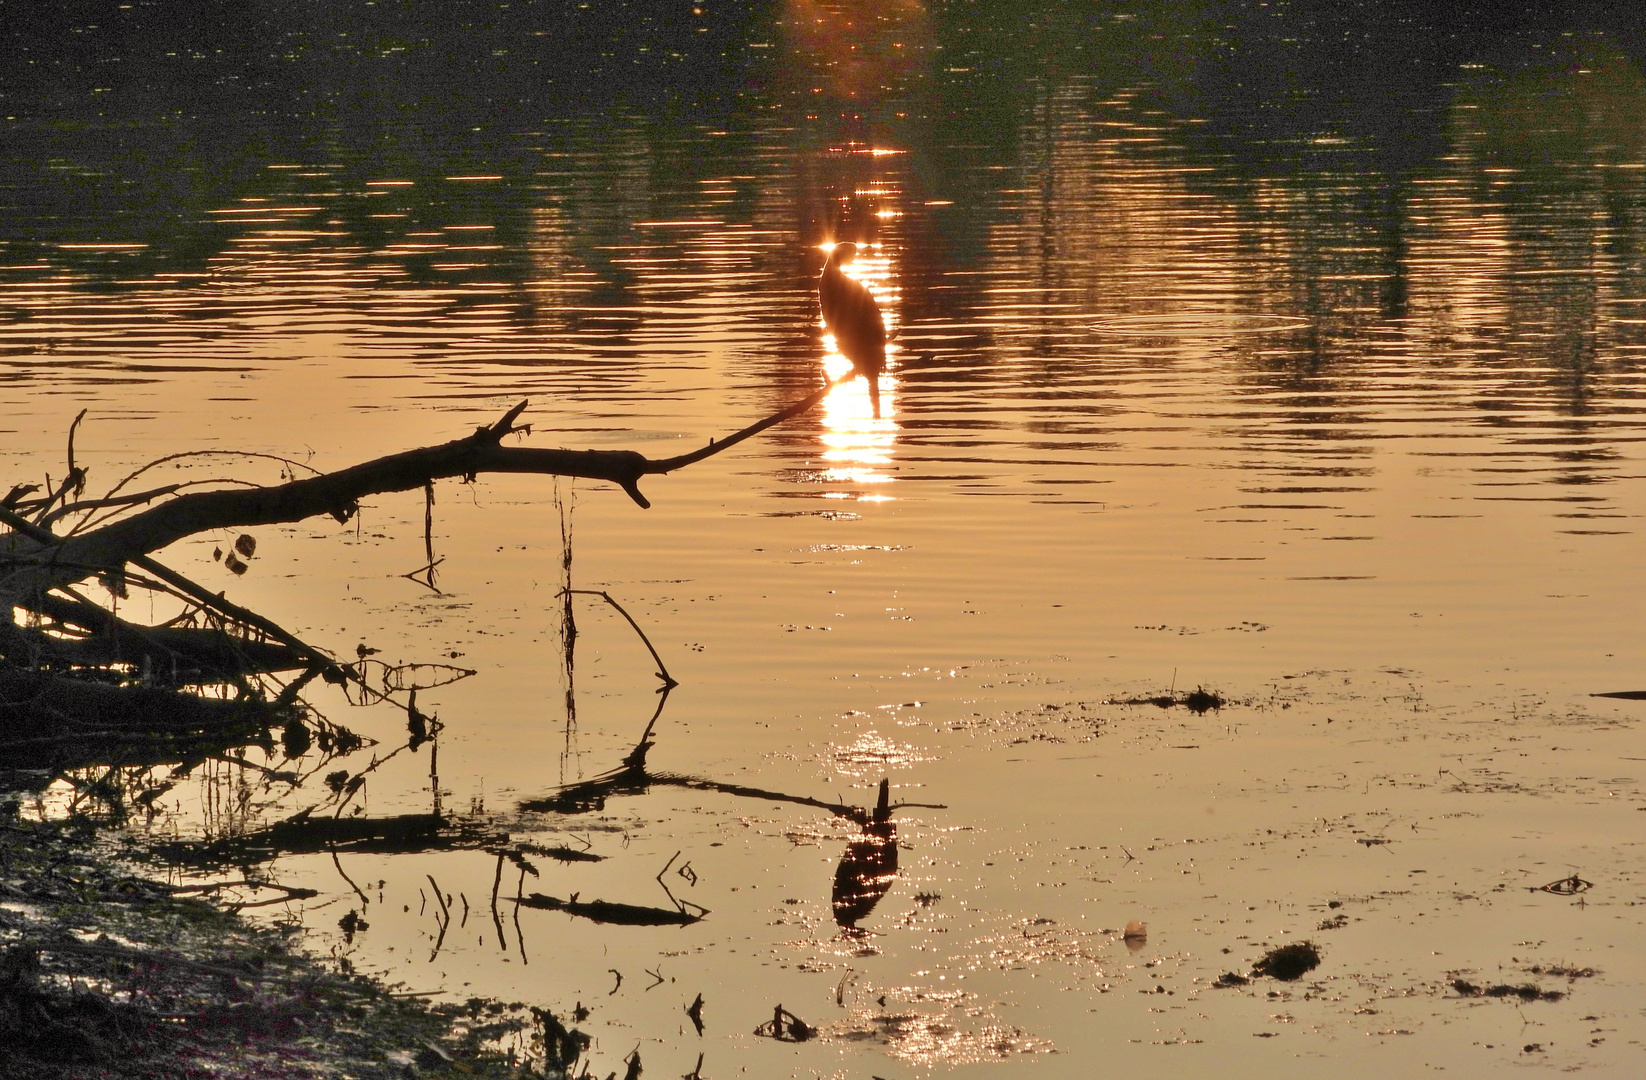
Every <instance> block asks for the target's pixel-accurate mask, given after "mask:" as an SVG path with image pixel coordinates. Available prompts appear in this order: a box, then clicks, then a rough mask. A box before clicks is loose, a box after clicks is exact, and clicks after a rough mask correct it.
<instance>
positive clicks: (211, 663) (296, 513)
mask: <svg viewBox="0 0 1646 1080" xmlns="http://www.w3.org/2000/svg"><path fill="white" fill-rule="evenodd" d="M833 385H834V384H833V383H826V384H825V385H824V386H823V387H821V388H820V389H819V390H817V391H816V392H814V393H812V394H810V395H808V396H807V397H805V398H803V399H801V400H800V401H797V402H795V403H794V404H793V405H791V406H789V407H788V408H785V409H782V410H780V411H778V412H776V413H774V414H772V415H771V416H768V417H765V418H764V419H762V420H760V421H758V422H756V423H754V424H751V425H749V426H748V427H746V428H744V429H742V430H741V431H738V432H736V433H734V434H733V435H731V436H729V437H728V438H726V439H723V440H721V441H719V442H718V443H717V442H715V441H714V440H710V442H709V443H708V445H707V446H704V447H701V448H700V449H698V450H695V451H693V452H691V453H687V454H680V455H677V456H674V457H670V458H662V459H654V458H648V457H646V456H645V455H643V454H640V453H637V452H634V451H630V450H566V449H548V448H540V447H524V446H512V445H511V446H505V445H503V441H504V439H505V438H507V437H509V436H514V435H526V434H529V433H530V430H531V429H530V427H529V426H527V425H520V424H517V423H516V421H517V420H518V419H519V417H520V415H521V413H522V412H523V411H524V410H525V408H526V402H521V403H520V404H519V405H517V406H515V407H514V408H513V409H510V410H509V411H508V412H507V413H506V414H505V415H504V416H503V417H502V418H501V419H500V420H498V421H497V422H496V423H494V424H491V425H488V426H486V427H482V428H479V429H477V430H476V431H475V432H474V433H473V434H472V435H469V436H467V437H465V438H462V439H456V440H453V441H451V442H447V443H443V444H441V445H438V446H430V447H423V448H420V449H415V450H408V451H405V452H403V453H398V454H391V455H388V456H386V457H380V458H377V459H374V460H372V461H367V462H363V463H361V464H358V465H355V466H352V467H350V468H346V469H342V470H339V471H337V472H332V473H324V474H318V475H315V476H310V477H305V478H302V479H293V480H290V481H289V482H287V483H282V484H277V485H272V486H267V487H243V486H242V487H223V488H221V489H218V490H209V491H190V492H183V491H182V490H181V488H182V487H184V486H187V485H183V484H171V485H167V486H164V487H159V488H154V489H151V490H148V491H143V492H138V493H135V494H121V493H120V490H121V486H122V485H117V486H116V487H115V488H114V489H112V490H111V491H110V492H109V493H107V494H106V495H104V496H102V497H100V498H90V499H83V498H81V495H82V493H83V491H84V488H85V481H86V470H85V469H83V468H81V467H80V466H78V465H76V464H75V462H74V427H71V428H70V433H69V453H68V458H69V461H68V472H67V474H66V475H65V477H64V479H63V481H62V482H61V483H60V484H55V485H54V484H48V485H46V487H47V490H45V491H44V493H43V494H41V495H40V496H39V497H35V498H30V496H31V495H32V494H33V493H34V492H35V491H38V490H40V489H39V487H38V486H37V485H30V484H19V485H16V486H14V487H13V488H12V489H11V491H10V493H9V494H7V495H6V496H4V497H3V498H0V526H3V527H4V529H3V530H0V671H4V672H5V673H6V674H7V675H8V676H9V677H10V679H11V682H10V683H9V684H8V683H0V765H7V764H9V765H13V766H15V765H17V764H19V761H20V760H25V759H26V760H28V761H51V760H54V759H52V758H51V757H50V756H49V755H47V756H45V757H41V756H40V755H39V754H38V753H36V752H34V751H25V746H37V745H40V746H43V745H45V743H40V742H29V740H31V739H33V740H47V741H49V740H51V739H54V738H57V737H58V736H60V735H63V734H67V733H70V729H74V728H79V729H81V731H82V733H83V732H84V731H88V730H89V731H103V730H106V729H109V728H111V727H117V728H122V729H132V730H138V729H152V730H154V731H162V730H165V729H167V727H168V725H170V726H173V727H175V726H176V725H177V724H178V723H179V722H180V719H179V718H188V719H186V720H184V721H182V722H183V723H184V726H189V725H194V726H196V727H205V726H208V721H210V720H217V721H221V722H224V723H228V722H235V723H238V722H240V721H241V720H242V719H243V718H245V717H246V716H249V715H253V714H255V713H256V711H257V707H258V704H259V701H260V699H261V698H262V697H263V696H264V694H263V688H262V687H261V685H259V683H258V682H257V679H258V677H259V676H262V675H264V674H267V673H272V672H282V671H294V670H304V671H306V672H308V673H309V675H308V676H305V678H306V677H310V676H312V675H313V674H316V673H318V674H320V675H323V676H324V677H325V678H326V679H327V680H328V681H330V682H334V683H347V684H355V685H358V686H360V687H361V689H362V696H363V697H365V698H367V699H369V700H383V699H385V698H386V697H388V693H389V692H386V691H384V690H383V689H381V688H376V687H370V686H367V685H366V679H365V677H364V676H363V674H362V670H361V668H360V667H359V666H358V665H352V664H346V663H343V662H341V661H339V660H338V659H337V658H336V657H334V656H333V655H331V654H330V653H328V652H327V651H325V650H323V649H321V648H318V647H316V646H313V645H310V644H309V643H307V642H305V641H303V640H301V639H300V638H298V637H297V636H296V635H294V634H292V633H291V632H289V631H287V630H286V629H285V628H283V627H281V626H279V625H278V624H276V623H274V622H273V621H272V620H269V619H267V618H265V617H264V616H262V615H260V614H258V613H256V612H254V611H251V610H248V609H246V608H244V607H241V606H239V605H237V604H235V603H233V602H232V601H230V600H228V599H227V597H225V596H224V595H223V594H222V593H220V592H214V591H212V590H210V589H207V588H205V587H203V586H201V585H200V584H198V583H196V582H194V581H191V580H190V579H188V578H187V577H185V576H184V575H182V574H179V573H177V572H176V571H174V570H171V569H170V568H169V567H166V566H164V565H162V564H161V563H159V562H158V561H156V560H155V559H154V557H153V555H154V553H155V552H158V551H160V550H162V549H163V548H165V547H167V546H168V545H170V544H173V543H175V542H177V541H179V540H182V539H184V538H186V537H189V536H192V535H195V534H198V533H201V532H207V531H213V530H221V529H241V528H247V527H251V526H257V525H271V524H287V523H293V522H298V521H302V520H304V519H306V518H310V517H314V516H317V515H321V514H329V515H331V516H332V517H334V518H336V519H337V520H338V521H347V520H348V519H349V518H351V517H352V516H353V515H354V514H355V513H356V511H357V510H358V508H359V504H360V501H361V500H362V499H365V498H367V497H370V496H373V495H379V494H386V493H390V492H398V491H413V490H423V491H425V492H432V485H433V483H434V481H436V480H440V479H448V478H463V479H465V480H469V479H473V478H474V477H476V476H478V475H479V474H481V473H527V474H538V475H552V476H568V477H582V478H585V479H594V480H604V481H609V482H611V483H613V484H616V485H617V486H618V487H620V488H622V489H623V491H625V492H626V493H627V494H628V495H629V497H630V498H632V499H633V500H634V501H635V502H636V503H638V504H639V505H640V506H642V507H646V506H649V505H650V504H649V503H648V502H647V500H646V498H645V496H644V495H642V494H641V493H640V488H639V482H640V479H641V478H642V477H644V476H655V475H662V474H665V473H669V472H673V471H675V470H676V469H680V468H684V467H685V466H687V465H691V464H693V463H695V462H698V461H702V460H704V459H705V458H708V457H710V456H712V455H714V454H717V453H720V452H721V451H722V450H725V449H727V448H729V447H731V446H733V445H736V444H737V443H738V442H741V441H742V440H744V439H747V438H750V437H751V436H753V435H755V434H758V433H759V432H761V431H764V430H766V429H767V428H769V427H771V426H773V425H774V424H778V423H781V422H783V421H785V420H788V419H791V418H792V417H795V416H798V415H800V414H801V413H803V412H805V411H807V410H808V409H810V408H812V407H813V406H814V405H816V404H817V403H818V402H820V401H821V400H822V399H823V397H824V396H825V395H826V394H827V392H828V391H829V389H830V388H831V387H832V386H833ZM83 415H84V414H82V416H83ZM78 424H79V418H77V419H76V421H75V426H78ZM249 456H253V457H257V456H267V455H249ZM287 464H288V465H290V464H292V463H287ZM142 471H143V470H138V474H140V473H141V472H142ZM138 474H133V475H134V476H135V475H138ZM128 479H130V478H128ZM123 483H124V482H123ZM150 504H152V505H150ZM98 514H102V515H105V516H103V517H97V516H96V515H98ZM76 518H77V519H78V523H77V524H72V525H71V524H69V522H70V521H71V520H74V519H76ZM241 544H244V545H245V546H244V547H243V549H242V553H243V554H244V555H246V556H247V557H249V556H250V555H251V552H252V550H253V549H254V548H255V541H253V540H252V538H251V537H250V536H249V535H247V536H243V537H242V538H241V541H240V542H237V545H236V547H241ZM229 559H230V560H232V562H230V565H231V569H233V568H235V567H238V569H237V570H236V572H242V571H243V570H244V569H245V564H244V562H243V561H240V560H239V558H238V557H237V556H236V555H235V554H234V553H233V552H231V553H230V556H229ZM89 580H96V581H98V582H100V583H101V584H102V585H103V586H104V587H106V588H107V590H108V591H109V592H110V593H111V594H112V595H114V596H124V595H126V593H127V591H128V590H129V589H130V588H133V587H138V588H143V589H146V590H148V591H150V592H151V593H162V594H167V595H169V596H171V597H173V598H176V599H179V600H181V601H183V602H184V603H185V604H186V605H189V608H190V610H188V611H185V614H184V616H182V617H181V621H180V622H179V621H177V620H174V621H173V623H171V624H166V625H158V626H144V625H141V624H137V623H133V622H131V621H128V620H126V619H124V618H121V617H119V616H118V615H116V614H115V612H113V611H111V610H109V609H108V608H106V607H103V606H101V605H98V604H95V603H92V602H91V601H89V600H88V599H86V598H85V597H83V596H82V595H80V593H79V592H77V591H76V587H77V586H79V585H81V583H83V582H87V581H89ZM19 611H21V612H23V613H25V615H26V618H24V619H23V620H22V621H19V619H18V617H17V612H19ZM213 685H218V686H229V687H233V688H234V691H235V696H236V698H237V700H236V702H235V703H234V704H233V705H232V706H231V705H227V704H225V703H224V702H222V701H216V700H212V699H210V698H207V697H203V696H197V695H179V694H175V693H171V694H170V696H164V695H165V694H166V693H169V692H170V691H171V690H174V689H176V688H178V687H183V686H213ZM157 695H161V696H157ZM261 704H262V705H263V706H264V707H266V708H268V709H274V708H276V707H277V706H278V707H280V708H287V707H289V706H290V705H291V704H292V703H291V701H290V700H288V695H277V697H276V700H274V701H262V702H261ZM205 714H209V716H208V715H205ZM271 715H272V714H271ZM262 719H263V720H264V721H265V722H264V723H263V725H262V730H265V731H266V729H267V726H268V723H267V721H268V719H269V717H263V718H262ZM15 754H22V755H23V758H22V759H19V758H17V757H15V756H14V755H15Z"/></svg>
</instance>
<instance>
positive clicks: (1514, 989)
mask: <svg viewBox="0 0 1646 1080" xmlns="http://www.w3.org/2000/svg"><path fill="white" fill-rule="evenodd" d="M1452 989H1453V990H1456V991H1457V992H1458V996H1460V997H1492V998H1510V997H1512V998H1519V999H1520V1000H1521V1001H1559V1000H1560V999H1561V998H1563V997H1565V996H1566V995H1565V994H1563V993H1561V992H1560V991H1559V990H1543V989H1541V988H1539V987H1537V986H1535V985H1533V984H1532V983H1522V984H1520V985H1519V986H1510V985H1509V984H1508V983H1498V984H1497V985H1496V986H1476V985H1475V984H1474V983H1472V982H1470V981H1469V980H1467V979H1453V980H1452Z"/></svg>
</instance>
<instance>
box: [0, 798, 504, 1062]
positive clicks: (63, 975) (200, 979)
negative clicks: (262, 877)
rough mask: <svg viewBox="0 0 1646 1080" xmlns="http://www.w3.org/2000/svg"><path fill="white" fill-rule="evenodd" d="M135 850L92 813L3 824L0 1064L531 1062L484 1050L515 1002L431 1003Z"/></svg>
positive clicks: (9, 820)
mask: <svg viewBox="0 0 1646 1080" xmlns="http://www.w3.org/2000/svg"><path fill="white" fill-rule="evenodd" d="M10 805H11V808H12V809H13V810H15V804H10ZM141 857H142V852H141V851H139V850H138V849H136V848H133V847H129V846H126V847H123V846H121V845H120V844H119V843H118V842H116V841H113V840H111V839H109V838H108V837H107V836H104V835H101V834H99V833H98V832H96V831H94V830H92V829H90V828H88V827H84V826H77V825H73V824H69V825H52V824H42V823H39V822H26V821H22V820H20V819H19V818H18V817H17V816H16V814H15V813H10V814H7V815H6V819H5V820H4V821H3V822H0V1076H5V1077H19V1078H21V1077H30V1078H40V1080H46V1078H59V1077H60V1078H64V1080H82V1078H83V1080H92V1078H97V1080H104V1078H107V1080H127V1078H131V1080H137V1078H149V1077H154V1078H161V1077H165V1078H172V1077H206V1076H237V1077H266V1078H270V1080H310V1078H329V1077H343V1076H351V1077H361V1078H371V1077H394V1078H396V1080H403V1078H407V1077H415V1076H420V1075H443V1074H451V1073H453V1072H454V1071H455V1070H460V1071H461V1073H462V1074H463V1075H467V1076H480V1077H503V1076H508V1077H517V1076H521V1075H530V1074H529V1073H522V1071H521V1070H520V1068H518V1067H516V1066H513V1065H511V1064H510V1062H509V1061H508V1058H507V1055H505V1054H502V1053H499V1052H497V1051H496V1050H495V1049H486V1048H484V1047H483V1042H484V1041H485V1040H487V1039H488V1038H496V1037H497V1036H499V1035H502V1034H505V1033H519V1032H522V1031H523V1030H524V1029H526V1028H528V1027H529V1026H531V1025H530V1022H529V1021H528V1020H523V1019H521V1018H520V1016H519V1007H518V1006H516V1007H515V1009H514V1010H513V1011H510V1010H507V1009H505V1008H504V1007H503V1006H502V1005H500V1004H498V1003H495V1002H482V1001H472V1002H469V1003H467V1004H463V1005H453V1004H447V1005H442V1006H439V1007H433V1006H430V1005H429V1004H428V1003H427V1002H426V1001H425V999H424V998H423V997H422V996H419V995H417V994H415V993H405V992H402V991H401V990H399V989H397V988H390V987H385V986H384V985H382V984H381V983H380V982H377V981H375V980H372V979H369V978H366V977H364V976H361V975H357V974H354V973H353V972H352V971H350V970H349V967H348V965H347V964H346V963H345V964H341V965H340V964H337V963H326V962H323V961H321V960H319V959H317V958H315V957H313V956H310V955H308V954H306V953H305V952H304V951H303V950H302V949H301V948H299V947H298V946H297V935H298V934H299V933H300V931H301V927H300V926H296V925H287V926H280V925H275V926H256V925H253V924H252V923H250V922H247V921H246V920H244V919H243V918H241V917H239V916H237V915H236V914H233V913H231V912H229V911H227V910H225V909H224V907H223V906H221V905H219V904H217V903H214V902H212V900H211V899H209V898H208V897H206V896H202V895H200V893H201V892H203V891H204V892H210V891H212V890H201V889H200V888H198V887H189V886H183V887H178V886H169V885H166V884H164V883H162V882H160V881H157V880H154V879H153V878H151V877H148V876H146V875H145V874H144V873H143V872H142V868H141V866H140V865H139V864H138V862H137V861H136V860H137V859H139V858H141ZM275 895H276V899H287V898H289V891H288V894H287V895H286V896H282V895H280V890H278V889H276V890H275Z"/></svg>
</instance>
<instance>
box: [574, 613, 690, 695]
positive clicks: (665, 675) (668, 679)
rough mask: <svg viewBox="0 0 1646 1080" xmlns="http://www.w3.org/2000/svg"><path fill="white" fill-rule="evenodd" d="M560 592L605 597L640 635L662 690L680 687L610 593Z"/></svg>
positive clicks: (635, 623) (649, 641)
mask: <svg viewBox="0 0 1646 1080" xmlns="http://www.w3.org/2000/svg"><path fill="white" fill-rule="evenodd" d="M560 591H561V592H562V593H570V594H573V595H576V596H601V597H605V600H606V603H608V604H610V605H611V606H612V607H614V608H616V609H617V613H618V614H619V615H621V616H623V617H624V618H625V619H627V620H629V625H630V626H632V627H634V632H635V633H637V634H639V635H640V640H641V641H643V642H645V645H646V651H647V652H649V653H651V654H652V660H653V661H654V662H655V663H656V664H657V677H658V678H659V679H662V680H663V690H664V691H668V690H673V689H674V688H675V687H677V686H679V685H680V684H679V683H678V682H676V681H675V680H674V677H673V676H671V675H670V674H669V669H668V668H666V667H664V666H663V658H662V657H661V656H658V655H657V649H656V648H654V647H653V646H652V641H651V638H649V637H647V636H646V631H644V630H642V629H640V624H639V623H637V622H635V621H634V616H633V615H630V614H629V613H628V612H627V611H625V610H623V605H622V604H619V603H618V602H617V601H616V600H613V599H612V594H611V593H609V592H607V591H606V590H604V589H561V590H560ZM660 692H661V691H660Z"/></svg>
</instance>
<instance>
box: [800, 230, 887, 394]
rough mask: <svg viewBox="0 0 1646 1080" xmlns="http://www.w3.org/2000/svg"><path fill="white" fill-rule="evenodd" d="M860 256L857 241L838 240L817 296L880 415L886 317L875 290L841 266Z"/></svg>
mask: <svg viewBox="0 0 1646 1080" xmlns="http://www.w3.org/2000/svg"><path fill="white" fill-rule="evenodd" d="M856 257H857V245H856V244H852V243H842V244H836V245H835V246H834V247H833V248H832V249H831V250H830V251H829V258H828V261H827V262H825V263H824V264H823V274H822V276H821V277H820V278H819V279H818V287H817V298H818V303H819V305H820V306H821V307H822V309H823V324H824V325H825V326H827V327H828V328H829V333H831V334H833V335H834V344H835V348H837V349H839V350H840V355H841V356H844V357H845V358H846V359H847V360H849V361H851V365H852V370H853V371H855V372H857V373H858V374H859V375H862V376H863V377H864V378H865V379H867V380H868V383H869V403H870V406H871V407H872V408H873V410H874V418H875V419H876V420H878V419H880V373H881V372H882V371H884V370H886V321H885V319H884V318H882V317H881V314H880V305H879V303H877V302H876V301H875V298H874V294H873V293H871V292H870V291H869V290H868V287H867V286H865V285H864V284H863V283H862V282H860V281H858V280H857V279H856V278H853V277H850V276H849V275H847V274H846V272H845V271H844V270H842V269H841V268H842V267H844V266H846V265H848V264H849V263H850V262H851V261H852V260H853V259H855V258H856Z"/></svg>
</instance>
